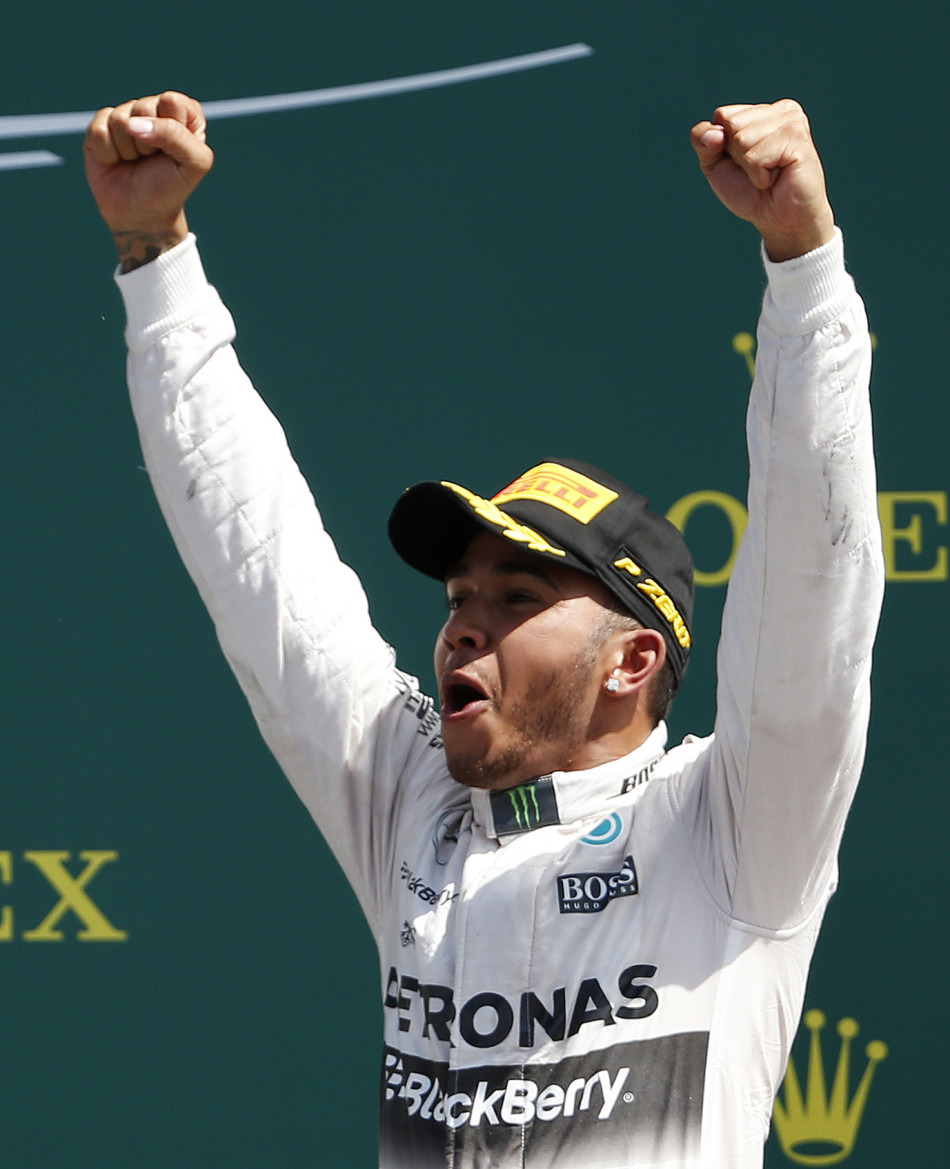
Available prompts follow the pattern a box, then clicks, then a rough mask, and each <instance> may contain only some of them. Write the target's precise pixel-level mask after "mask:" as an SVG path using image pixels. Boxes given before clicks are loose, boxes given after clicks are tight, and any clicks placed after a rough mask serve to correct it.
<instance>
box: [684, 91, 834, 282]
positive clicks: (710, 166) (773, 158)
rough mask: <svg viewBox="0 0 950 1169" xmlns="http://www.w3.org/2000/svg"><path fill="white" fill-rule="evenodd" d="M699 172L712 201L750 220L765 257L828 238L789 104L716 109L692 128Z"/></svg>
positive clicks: (814, 166) (803, 129) (825, 205)
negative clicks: (712, 193)
mask: <svg viewBox="0 0 950 1169" xmlns="http://www.w3.org/2000/svg"><path fill="white" fill-rule="evenodd" d="M691 138H692V143H693V148H694V150H695V151H696V155H697V157H698V159H699V165H700V167H701V168H702V171H703V174H704V175H705V176H706V178H707V179H708V180H709V185H710V186H711V187H712V189H713V191H715V193H716V195H717V196H718V197H719V199H720V200H721V201H722V202H723V203H724V204H725V205H726V207H728V208H729V210H730V211H731V212H732V213H733V214H734V215H738V216H739V218H740V219H747V220H748V221H749V222H750V223H753V224H755V226H756V227H757V228H758V229H759V232H760V233H761V235H762V239H763V240H764V242H765V249H766V251H767V252H768V255H769V259H771V260H791V259H794V257H796V256H802V255H804V254H805V253H806V252H810V251H812V249H813V248H818V247H821V245H822V244H826V243H828V241H829V240H830V239H831V238H832V236H833V235H834V226H835V219H834V213H833V212H832V210H831V204H830V203H829V202H828V195H827V192H826V190H825V175H824V171H823V170H822V167H821V160H820V159H819V157H818V151H817V150H816V149H815V143H814V142H813V141H812V136H811V128H810V127H809V125H808V118H807V117H806V116H805V111H804V110H803V109H802V107H801V106H800V105H799V104H798V102H796V101H791V100H789V99H787V98H786V99H784V100H782V101H777V102H775V103H774V104H771V105H731V106H720V107H719V109H717V110H716V112H715V114H714V115H713V120H712V121H711V122H698V123H697V124H696V125H695V126H694V127H693V129H692V132H691Z"/></svg>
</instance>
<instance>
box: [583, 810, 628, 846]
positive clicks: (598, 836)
mask: <svg viewBox="0 0 950 1169" xmlns="http://www.w3.org/2000/svg"><path fill="white" fill-rule="evenodd" d="M622 831H623V820H622V819H621V818H620V816H619V814H618V813H617V812H611V813H610V815H609V816H608V817H607V819H606V820H601V822H600V823H599V824H597V825H595V826H594V827H593V828H592V829H591V830H590V832H588V833H587V835H586V836H582V837H581V844H613V842H614V841H615V840H616V839H617V837H618V836H619V835H620V833H621V832H622Z"/></svg>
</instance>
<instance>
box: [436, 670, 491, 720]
mask: <svg viewBox="0 0 950 1169" xmlns="http://www.w3.org/2000/svg"><path fill="white" fill-rule="evenodd" d="M488 700H489V699H488V695H487V694H486V693H485V691H484V690H483V689H482V687H481V686H480V685H479V684H478V682H476V681H475V680H474V679H473V678H455V679H450V680H448V681H446V682H445V683H444V684H443V687H442V717H443V718H452V717H453V716H458V715H463V714H475V713H476V711H478V710H480V709H482V704H483V703H487V702H488Z"/></svg>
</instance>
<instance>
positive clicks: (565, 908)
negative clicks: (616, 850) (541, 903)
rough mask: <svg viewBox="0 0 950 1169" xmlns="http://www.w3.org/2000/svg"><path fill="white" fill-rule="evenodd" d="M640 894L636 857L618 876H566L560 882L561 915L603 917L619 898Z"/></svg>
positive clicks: (629, 861)
mask: <svg viewBox="0 0 950 1169" xmlns="http://www.w3.org/2000/svg"><path fill="white" fill-rule="evenodd" d="M637 891H638V885H637V870H636V869H635V868H634V864H633V857H632V856H628V857H626V858H625V859H624V862H623V866H622V868H621V869H620V871H619V872H617V873H565V875H564V876H563V877H558V879H557V892H558V908H559V909H560V911H561V913H600V911H601V910H602V909H603V908H604V907H605V906H607V905H609V904H610V902H611V901H613V900H614V898H615V897H632V896H633V894H634V893H636V892H637Z"/></svg>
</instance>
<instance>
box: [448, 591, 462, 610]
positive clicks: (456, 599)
mask: <svg viewBox="0 0 950 1169" xmlns="http://www.w3.org/2000/svg"><path fill="white" fill-rule="evenodd" d="M464 602H465V597H464V596H462V594H461V593H455V594H454V596H450V597H446V598H445V604H446V608H447V609H448V611H449V612H450V613H455V612H457V611H458V610H459V609H461V607H462V605H463V604H464Z"/></svg>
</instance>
